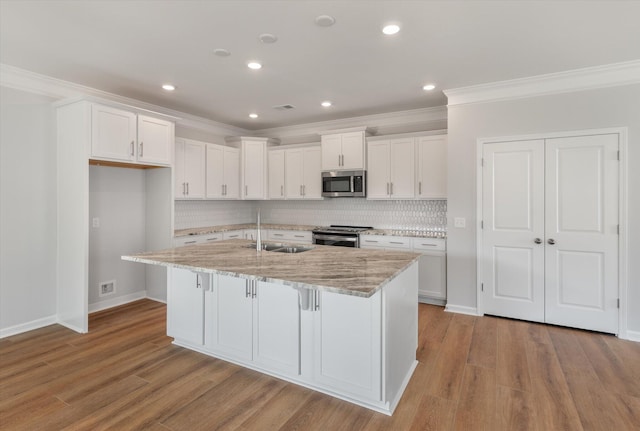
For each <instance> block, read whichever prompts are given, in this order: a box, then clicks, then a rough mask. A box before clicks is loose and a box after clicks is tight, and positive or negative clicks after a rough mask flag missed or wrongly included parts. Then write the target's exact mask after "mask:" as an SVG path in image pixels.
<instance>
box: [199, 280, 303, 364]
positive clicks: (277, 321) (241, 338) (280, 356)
mask: <svg viewBox="0 0 640 431" xmlns="http://www.w3.org/2000/svg"><path fill="white" fill-rule="evenodd" d="M216 279H217V280H216V281H215V282H214V284H213V295H211V297H210V299H209V303H208V307H207V310H210V316H206V321H207V324H206V326H205V334H206V340H207V341H206V347H207V349H208V350H210V351H211V352H213V353H220V354H222V355H224V356H228V357H229V358H232V359H238V360H242V361H246V362H250V363H253V364H255V365H256V366H258V367H260V368H263V369H268V370H273V371H277V372H280V373H283V374H291V375H297V374H300V308H299V306H298V292H297V291H296V290H295V289H293V288H291V287H289V286H284V285H280V284H273V283H266V282H257V281H254V280H246V279H244V278H237V277H231V276H226V275H218V276H217V277H216ZM208 312H209V311H208Z"/></svg>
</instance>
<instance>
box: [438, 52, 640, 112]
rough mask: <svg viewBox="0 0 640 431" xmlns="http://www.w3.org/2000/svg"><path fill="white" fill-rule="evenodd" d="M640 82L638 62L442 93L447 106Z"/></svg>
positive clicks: (474, 86) (455, 89) (569, 71)
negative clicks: (445, 98) (445, 97)
mask: <svg viewBox="0 0 640 431" xmlns="http://www.w3.org/2000/svg"><path fill="white" fill-rule="evenodd" d="M638 83H640V60H633V61H627V62H622V63H614V64H607V65H603V66H595V67H587V68H583V69H576V70H568V71H565V72H557V73H549V74H545V75H536V76H531V77H528V78H520V79H512V80H509V81H500V82H493V83H489V84H481V85H473V86H470V87H461V88H453V89H450V90H445V91H444V94H445V95H446V96H447V99H448V106H456V105H466V104H472V103H483V102H494V101H503V100H511V99H521V98H525V97H534V96H543V95H548V94H558V93H568V92H572V91H581V90H588V89H596V88H603V87H613V86H619V85H632V84H638Z"/></svg>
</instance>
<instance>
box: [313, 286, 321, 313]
mask: <svg viewBox="0 0 640 431" xmlns="http://www.w3.org/2000/svg"><path fill="white" fill-rule="evenodd" d="M313 294H314V298H313V299H314V301H313V302H314V305H313V309H314V310H315V311H318V310H319V309H320V292H319V291H317V290H316V291H314V292H313Z"/></svg>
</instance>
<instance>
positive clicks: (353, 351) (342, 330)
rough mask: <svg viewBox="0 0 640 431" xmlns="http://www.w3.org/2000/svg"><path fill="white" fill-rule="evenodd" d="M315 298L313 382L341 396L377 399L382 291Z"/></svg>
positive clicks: (323, 295)
mask: <svg viewBox="0 0 640 431" xmlns="http://www.w3.org/2000/svg"><path fill="white" fill-rule="evenodd" d="M316 295H317V296H316V297H318V298H319V302H318V303H317V304H316V306H317V308H318V310H317V312H316V313H315V316H314V341H315V348H316V352H315V367H314V373H313V378H314V380H315V381H316V382H317V383H319V384H321V385H322V386H325V387H328V388H331V389H334V390H336V391H339V392H341V393H348V394H351V395H355V396H358V397H365V398H367V399H370V400H376V401H378V400H380V399H381V389H382V382H381V377H382V376H381V372H380V371H381V367H382V333H381V328H382V326H381V318H382V305H381V296H382V292H380V291H378V292H377V293H376V294H375V295H373V296H372V297H370V298H362V297H359V296H351V295H342V294H338V293H332V292H318V293H317V294H316ZM347 322H348V326H345V324H346V323H347Z"/></svg>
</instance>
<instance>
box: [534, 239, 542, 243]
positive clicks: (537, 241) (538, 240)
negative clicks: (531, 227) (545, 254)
mask: <svg viewBox="0 0 640 431" xmlns="http://www.w3.org/2000/svg"><path fill="white" fill-rule="evenodd" d="M533 242H535V243H536V244H542V240H541V239H540V238H536V239H534V240H533Z"/></svg>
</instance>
